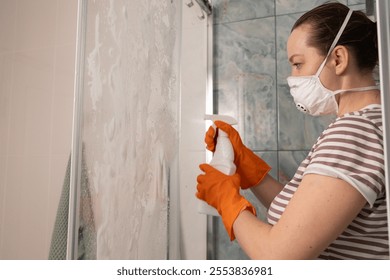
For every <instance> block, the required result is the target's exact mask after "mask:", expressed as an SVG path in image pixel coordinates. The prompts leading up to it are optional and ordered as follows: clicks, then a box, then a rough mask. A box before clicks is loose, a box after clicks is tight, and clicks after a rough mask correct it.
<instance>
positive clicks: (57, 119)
mask: <svg viewBox="0 0 390 280" xmlns="http://www.w3.org/2000/svg"><path fill="white" fill-rule="evenodd" d="M56 50H57V52H56V67H55V81H54V92H53V104H52V106H53V108H52V116H51V118H52V124H51V125H52V136H51V137H52V138H51V141H52V151H51V152H52V154H53V155H59V154H60V155H63V154H68V153H69V151H70V147H71V140H72V121H73V100H74V64H75V63H74V61H75V49H74V47H73V46H63V47H57V49H56Z"/></svg>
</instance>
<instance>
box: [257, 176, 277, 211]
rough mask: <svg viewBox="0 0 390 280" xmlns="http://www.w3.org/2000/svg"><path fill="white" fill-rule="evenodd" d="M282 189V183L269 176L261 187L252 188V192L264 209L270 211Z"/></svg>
mask: <svg viewBox="0 0 390 280" xmlns="http://www.w3.org/2000/svg"><path fill="white" fill-rule="evenodd" d="M282 189H283V185H282V184H281V183H279V182H278V181H277V180H275V179H274V178H272V177H271V176H270V175H267V176H265V178H264V179H263V180H262V181H261V182H260V184H259V185H257V186H255V187H252V188H251V189H250V190H251V191H252V192H253V194H254V195H255V196H256V197H257V199H258V200H259V201H260V202H261V203H262V204H263V205H264V207H266V208H267V209H268V208H269V206H270V205H271V202H272V201H273V200H274V198H275V196H277V195H278V194H279V193H280V192H281V191H282Z"/></svg>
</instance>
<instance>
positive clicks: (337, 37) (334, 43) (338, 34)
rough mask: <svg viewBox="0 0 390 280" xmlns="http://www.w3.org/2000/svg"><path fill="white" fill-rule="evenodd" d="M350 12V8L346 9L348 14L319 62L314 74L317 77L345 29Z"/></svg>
mask: <svg viewBox="0 0 390 280" xmlns="http://www.w3.org/2000/svg"><path fill="white" fill-rule="evenodd" d="M352 12H353V11H352V10H351V9H350V10H349V11H348V14H347V15H346V17H345V19H344V22H343V24H342V25H341V27H340V30H339V32H338V33H337V35H336V37H335V38H334V40H333V43H332V45H331V46H330V48H329V51H328V54H327V55H326V57H325V59H324V61H323V62H322V63H321V65H320V68H318V70H317V73H316V76H317V77H319V75H320V73H321V71H322V69H323V68H324V66H325V63H326V61H327V60H328V57H329V55H330V53H331V52H332V51H333V49H334V47H335V46H336V44H337V42H338V41H339V39H340V37H341V34H343V32H344V29H345V27H346V26H347V24H348V21H349V18H350V17H351V15H352Z"/></svg>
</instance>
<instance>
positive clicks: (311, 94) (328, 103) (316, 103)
mask: <svg viewBox="0 0 390 280" xmlns="http://www.w3.org/2000/svg"><path fill="white" fill-rule="evenodd" d="M351 15H352V10H349V12H348V14H347V16H346V17H345V20H344V22H343V24H342V25H341V27H340V30H339V32H338V33H337V35H336V37H335V39H334V41H333V43H332V45H331V46H330V48H329V51H328V54H327V55H326V57H325V60H324V61H323V62H322V64H321V65H320V67H319V69H318V70H317V73H316V74H315V75H311V76H290V77H288V78H287V82H288V85H289V86H290V93H291V95H292V97H293V98H294V102H295V104H296V106H297V108H298V110H300V111H302V112H304V113H307V114H310V115H312V116H319V115H328V114H337V112H338V104H337V101H336V98H335V95H336V94H339V93H342V92H347V91H367V90H372V89H378V88H379V87H378V86H369V87H361V88H352V89H340V90H336V91H332V90H329V89H327V88H326V87H324V85H323V84H322V83H321V80H320V78H319V76H320V73H321V71H322V69H323V68H324V66H325V63H326V60H327V59H328V56H329V55H330V53H331V52H332V50H333V48H334V47H335V46H336V44H337V42H338V40H339V38H340V36H341V34H342V33H343V31H344V29H345V26H346V25H347V23H348V20H349V18H350V17H351Z"/></svg>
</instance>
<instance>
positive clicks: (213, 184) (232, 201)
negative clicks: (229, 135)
mask: <svg viewBox="0 0 390 280" xmlns="http://www.w3.org/2000/svg"><path fill="white" fill-rule="evenodd" d="M199 167H200V169H201V170H202V171H203V172H204V173H205V174H201V175H199V176H198V178H197V181H198V185H197V190H198V192H197V193H196V196H197V197H198V198H199V199H202V200H204V201H206V202H207V203H208V204H209V205H211V206H213V207H214V208H215V209H217V211H218V213H219V214H220V215H221V217H222V222H223V224H224V226H225V228H226V231H227V232H228V234H229V236H230V240H234V239H235V236H234V232H233V223H234V221H235V220H236V219H237V217H238V215H239V214H240V213H241V211H243V210H249V211H251V212H252V213H253V215H256V210H255V208H254V207H253V206H252V204H251V203H250V202H249V201H248V200H246V199H245V198H244V197H243V196H242V195H241V194H240V175H238V174H237V173H236V174H234V175H231V176H229V175H225V174H223V173H222V172H220V171H218V170H217V169H215V168H214V167H212V166H211V165H209V164H201V165H200V166H199Z"/></svg>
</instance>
